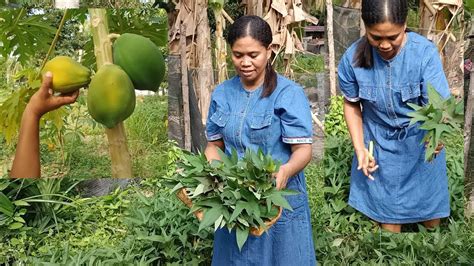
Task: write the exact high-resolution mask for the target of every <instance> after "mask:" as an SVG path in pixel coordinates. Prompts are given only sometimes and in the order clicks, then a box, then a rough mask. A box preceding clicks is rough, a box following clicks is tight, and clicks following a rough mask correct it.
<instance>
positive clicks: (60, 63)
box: [41, 56, 91, 93]
mask: <svg viewBox="0 0 474 266" xmlns="http://www.w3.org/2000/svg"><path fill="white" fill-rule="evenodd" d="M48 71H50V72H52V73H53V87H52V89H53V90H54V91H56V92H61V93H68V92H72V91H75V90H77V89H79V88H82V87H84V86H87V84H89V82H90V81H91V78H90V76H91V71H90V70H89V69H88V68H87V67H85V66H83V65H81V64H79V63H78V62H76V61H75V60H74V59H72V58H70V57H68V56H56V57H55V58H53V59H51V60H49V61H48V62H46V64H45V65H44V68H43V69H42V70H41V77H43V75H44V74H45V73H46V72H48Z"/></svg>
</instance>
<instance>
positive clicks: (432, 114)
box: [408, 85, 464, 161]
mask: <svg viewBox="0 0 474 266" xmlns="http://www.w3.org/2000/svg"><path fill="white" fill-rule="evenodd" d="M428 101H429V102H428V104H426V105H425V106H418V105H416V104H412V103H408V105H409V106H410V107H411V108H413V109H414V110H415V112H411V113H408V116H410V117H411V120H410V125H412V124H415V123H417V122H421V125H420V129H424V130H426V131H427V132H426V134H425V137H424V138H423V140H422V143H426V152H425V161H431V160H433V157H434V154H435V150H436V147H437V146H438V145H439V144H440V143H446V137H448V136H449V135H454V134H461V132H462V123H463V121H464V103H463V101H458V102H457V101H456V99H455V98H454V97H453V96H449V97H448V98H447V99H443V98H442V97H441V95H440V94H439V93H438V91H436V89H435V88H434V87H433V86H431V85H428Z"/></svg>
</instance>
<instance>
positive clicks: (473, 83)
mask: <svg viewBox="0 0 474 266" xmlns="http://www.w3.org/2000/svg"><path fill="white" fill-rule="evenodd" d="M470 23H471V27H470V30H469V33H468V34H466V35H468V36H470V37H469V38H468V41H467V42H466V45H467V49H466V55H465V59H469V60H471V61H473V60H474V38H473V36H474V26H473V23H474V17H471V21H470ZM469 81H470V82H469V88H468V89H467V93H466V94H467V97H466V101H465V103H466V110H465V120H464V121H465V124H464V186H465V189H464V196H465V198H466V199H467V200H468V201H469V202H468V204H466V205H465V206H466V209H465V210H464V214H465V216H466V217H468V216H472V215H473V214H474V192H473V190H474V186H473V184H472V183H473V181H474V180H473V178H472V176H473V172H474V170H473V168H474V167H473V159H474V147H473V145H471V139H472V134H473V133H474V132H473V130H472V124H473V123H472V122H473V121H472V119H473V115H472V112H473V107H474V67H472V66H471V68H470V78H469Z"/></svg>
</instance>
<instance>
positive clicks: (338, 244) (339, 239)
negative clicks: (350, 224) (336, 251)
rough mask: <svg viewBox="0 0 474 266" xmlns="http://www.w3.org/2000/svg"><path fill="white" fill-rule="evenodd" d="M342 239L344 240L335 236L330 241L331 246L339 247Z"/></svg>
mask: <svg viewBox="0 0 474 266" xmlns="http://www.w3.org/2000/svg"><path fill="white" fill-rule="evenodd" d="M342 241H344V238H336V239H334V241H333V242H332V245H331V247H339V246H340V245H341V244H342Z"/></svg>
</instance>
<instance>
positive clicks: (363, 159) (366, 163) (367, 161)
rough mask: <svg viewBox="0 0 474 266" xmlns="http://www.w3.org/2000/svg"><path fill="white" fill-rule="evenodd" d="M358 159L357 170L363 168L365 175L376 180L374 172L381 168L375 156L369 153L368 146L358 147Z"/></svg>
mask: <svg viewBox="0 0 474 266" xmlns="http://www.w3.org/2000/svg"><path fill="white" fill-rule="evenodd" d="M356 155H357V161H358V163H359V165H358V166H357V170H362V172H363V173H364V175H365V176H367V177H368V178H369V179H371V180H374V177H373V176H372V173H373V172H375V170H377V168H379V166H378V165H377V162H376V161H375V158H374V157H373V156H371V155H370V154H369V150H367V149H366V148H363V149H356Z"/></svg>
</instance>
